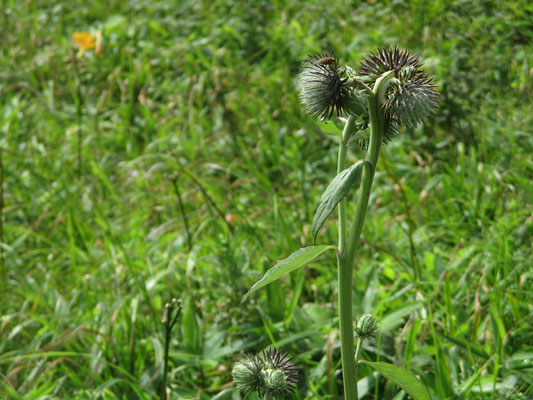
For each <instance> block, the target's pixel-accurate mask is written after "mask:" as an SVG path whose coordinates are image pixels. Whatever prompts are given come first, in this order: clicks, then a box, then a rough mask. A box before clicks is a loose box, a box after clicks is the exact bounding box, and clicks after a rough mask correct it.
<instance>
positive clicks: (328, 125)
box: [318, 121, 342, 138]
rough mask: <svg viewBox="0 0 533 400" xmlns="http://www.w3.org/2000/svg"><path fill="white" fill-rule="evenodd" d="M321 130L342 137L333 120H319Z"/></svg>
mask: <svg viewBox="0 0 533 400" xmlns="http://www.w3.org/2000/svg"><path fill="white" fill-rule="evenodd" d="M318 125H319V126H320V129H321V130H322V132H324V133H327V134H328V135H335V136H338V137H340V138H342V131H341V130H340V129H339V128H337V125H335V123H334V122H333V121H321V122H319V123H318Z"/></svg>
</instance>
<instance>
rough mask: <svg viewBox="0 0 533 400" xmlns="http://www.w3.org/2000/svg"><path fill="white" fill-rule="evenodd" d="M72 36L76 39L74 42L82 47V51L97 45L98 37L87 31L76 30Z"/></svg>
mask: <svg viewBox="0 0 533 400" xmlns="http://www.w3.org/2000/svg"><path fill="white" fill-rule="evenodd" d="M72 38H73V39H74V44H75V45H76V46H78V47H79V48H80V52H81V53H83V52H84V51H86V50H91V49H94V47H95V46H96V42H95V39H96V37H95V36H94V35H93V34H92V33H89V32H87V31H83V32H74V33H73V34H72Z"/></svg>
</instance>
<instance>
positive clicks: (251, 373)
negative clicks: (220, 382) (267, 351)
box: [232, 354, 262, 393]
mask: <svg viewBox="0 0 533 400" xmlns="http://www.w3.org/2000/svg"><path fill="white" fill-rule="evenodd" d="M232 373H233V380H234V381H235V384H236V385H237V387H238V388H239V390H241V391H243V392H244V393H251V392H256V391H258V390H260V389H261V386H262V377H261V365H260V364H259V362H258V360H257V358H256V357H254V356H253V355H250V354H247V355H245V356H244V357H242V358H241V359H240V360H239V361H237V362H236V363H235V365H234V366H233V371H232Z"/></svg>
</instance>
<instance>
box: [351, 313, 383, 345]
mask: <svg viewBox="0 0 533 400" xmlns="http://www.w3.org/2000/svg"><path fill="white" fill-rule="evenodd" d="M378 329H379V324H378V323H377V321H376V320H375V319H374V317H372V315H370V314H363V315H361V316H360V317H359V318H358V319H357V321H355V324H354V330H355V334H356V335H357V337H359V338H362V339H370V338H374V337H375V336H376V332H377V331H378Z"/></svg>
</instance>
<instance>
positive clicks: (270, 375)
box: [233, 349, 298, 400]
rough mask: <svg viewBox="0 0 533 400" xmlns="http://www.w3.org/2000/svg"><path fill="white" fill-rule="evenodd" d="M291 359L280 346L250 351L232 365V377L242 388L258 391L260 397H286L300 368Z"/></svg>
mask: <svg viewBox="0 0 533 400" xmlns="http://www.w3.org/2000/svg"><path fill="white" fill-rule="evenodd" d="M292 359H293V357H289V355H288V354H287V353H284V352H282V351H281V350H277V349H270V350H265V351H263V352H262V353H260V354H258V355H251V354H247V355H245V356H244V357H243V358H241V359H240V360H239V361H238V362H237V363H236V364H235V366H234V367H233V380H234V381H235V384H236V385H237V387H238V388H239V389H240V390H241V391H243V392H244V393H252V392H257V394H258V395H259V398H260V399H267V400H270V399H280V398H281V399H282V398H285V397H286V396H288V395H289V394H291V393H292V392H293V391H294V388H295V387H296V384H297V382H298V369H297V368H296V364H295V363H294V362H292Z"/></svg>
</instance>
